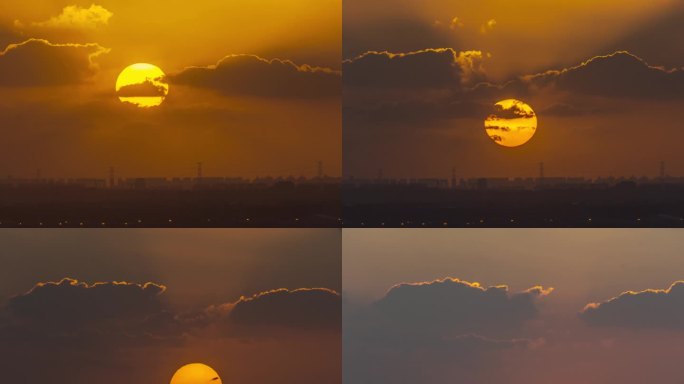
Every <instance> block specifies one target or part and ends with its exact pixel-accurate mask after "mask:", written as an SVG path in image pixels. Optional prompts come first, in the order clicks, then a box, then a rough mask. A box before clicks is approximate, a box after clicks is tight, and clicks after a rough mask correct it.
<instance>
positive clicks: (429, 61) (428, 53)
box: [342, 48, 485, 90]
mask: <svg viewBox="0 0 684 384" xmlns="http://www.w3.org/2000/svg"><path fill="white" fill-rule="evenodd" d="M483 60H484V55H483V53H482V52H480V51H463V52H457V51H455V50H453V49H451V48H438V49H424V50H420V51H414V52H408V53H391V52H375V51H370V52H366V53H364V54H362V55H360V56H357V57H355V58H353V59H349V60H345V61H344V63H343V67H342V70H343V72H344V84H345V86H359V87H377V88H395V89H443V90H449V89H460V88H461V87H463V86H464V85H468V84H476V83H478V82H481V81H484V80H485V72H484V68H483Z"/></svg>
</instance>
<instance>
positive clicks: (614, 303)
mask: <svg viewBox="0 0 684 384" xmlns="http://www.w3.org/2000/svg"><path fill="white" fill-rule="evenodd" d="M580 318H581V319H582V320H584V321H585V322H586V323H587V324H589V325H592V326H604V327H628V328H668V329H684V281H676V282H674V283H672V285H671V286H670V287H669V288H667V289H647V290H645V291H639V292H633V291H628V292H624V293H621V294H620V295H619V296H617V297H615V298H612V299H610V300H607V301H603V302H600V303H590V304H587V305H586V306H585V307H584V309H583V310H582V312H581V313H580Z"/></svg>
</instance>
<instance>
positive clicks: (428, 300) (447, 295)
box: [343, 278, 551, 383]
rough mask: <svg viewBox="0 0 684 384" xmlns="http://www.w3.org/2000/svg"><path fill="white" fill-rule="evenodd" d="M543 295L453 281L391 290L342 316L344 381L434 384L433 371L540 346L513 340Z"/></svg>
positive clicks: (540, 291)
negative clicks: (354, 311) (428, 383)
mask: <svg viewBox="0 0 684 384" xmlns="http://www.w3.org/2000/svg"><path fill="white" fill-rule="evenodd" d="M549 292H551V289H547V290H545V289H543V288H541V287H534V288H530V289H528V290H526V291H523V292H519V293H509V292H508V288H507V287H506V286H494V287H488V288H484V287H482V286H480V285H479V284H477V283H469V282H466V281H461V280H458V279H453V278H445V279H442V280H435V281H430V282H423V283H403V284H399V285H396V286H394V287H392V288H391V289H390V290H389V291H388V292H387V293H386V294H385V296H384V297H383V298H381V299H380V300H378V301H377V302H375V303H373V304H371V305H370V306H369V307H367V308H365V309H363V308H361V309H359V310H358V311H357V312H356V313H355V314H353V315H347V316H346V317H345V323H344V333H343V338H344V341H343V344H344V346H345V348H344V358H345V362H346V367H347V368H345V375H346V377H347V380H345V381H348V382H350V383H351V382H376V383H413V382H435V372H436V371H442V372H450V373H451V374H452V375H453V374H457V373H461V372H467V371H471V370H472V369H473V365H480V364H482V363H483V362H486V364H485V365H488V366H491V364H495V362H496V361H497V359H498V358H499V356H500V354H501V353H505V352H504V351H506V350H511V349H514V348H521V349H525V348H534V347H535V346H537V345H540V344H541V343H543V342H544V341H543V340H542V339H538V340H531V339H526V338H519V337H518V335H519V334H520V333H521V332H523V329H522V328H521V325H522V324H523V323H524V322H526V321H527V320H531V319H533V318H534V317H536V316H537V312H538V309H537V305H536V301H537V298H539V297H540V296H543V295H546V294H548V293H549ZM458 377H460V376H458ZM461 378H462V379H463V381H467V382H480V381H471V380H468V378H465V377H461Z"/></svg>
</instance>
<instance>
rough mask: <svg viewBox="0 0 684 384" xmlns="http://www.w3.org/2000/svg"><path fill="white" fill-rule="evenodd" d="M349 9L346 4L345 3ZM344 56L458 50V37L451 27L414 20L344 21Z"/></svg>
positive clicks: (346, 19)
mask: <svg viewBox="0 0 684 384" xmlns="http://www.w3.org/2000/svg"><path fill="white" fill-rule="evenodd" d="M343 7H346V4H343ZM342 22H343V23H345V26H344V28H343V31H344V32H343V33H344V38H343V41H344V44H343V47H342V49H343V51H344V57H354V56H358V55H360V54H362V53H363V52H367V51H370V50H373V49H378V47H381V49H384V50H387V51H389V52H412V51H419V50H421V49H423V48H425V47H454V46H455V45H454V44H456V43H457V42H456V35H455V34H454V33H453V31H452V30H450V29H449V28H448V26H447V25H440V24H437V23H428V22H425V21H423V20H416V19H413V18H399V19H388V20H377V19H374V20H373V21H372V22H367V23H363V24H354V22H355V20H351V19H349V18H344V19H343V21H342Z"/></svg>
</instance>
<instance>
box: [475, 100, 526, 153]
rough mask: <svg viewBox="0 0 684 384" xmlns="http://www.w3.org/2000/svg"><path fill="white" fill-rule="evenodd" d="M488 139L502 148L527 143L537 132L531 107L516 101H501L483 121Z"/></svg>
mask: <svg viewBox="0 0 684 384" xmlns="http://www.w3.org/2000/svg"><path fill="white" fill-rule="evenodd" d="M484 126H485V131H486V132H487V135H488V136H489V138H490V139H492V140H494V142H495V143H497V144H499V145H502V146H504V147H518V146H520V145H523V144H525V143H527V142H528V141H529V140H530V139H531V138H532V136H534V133H535V132H536V131H537V115H536V114H535V113H534V111H533V110H532V107H530V106H529V105H527V104H526V103H524V102H522V101H520V100H516V99H506V100H501V101H499V102H498V103H496V104H494V111H493V113H491V114H490V115H489V116H487V118H486V119H485V121H484Z"/></svg>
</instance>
